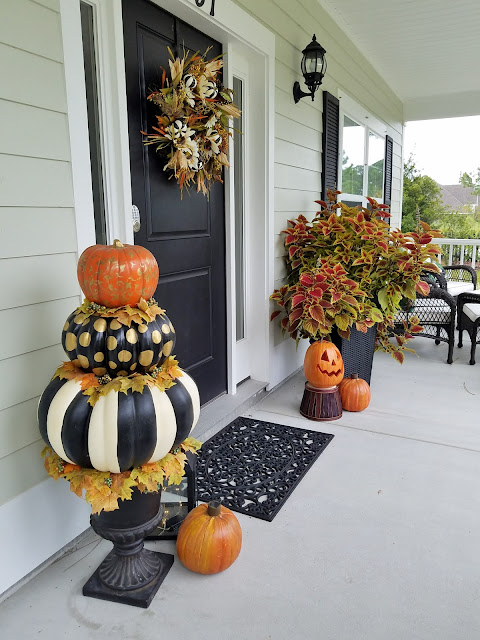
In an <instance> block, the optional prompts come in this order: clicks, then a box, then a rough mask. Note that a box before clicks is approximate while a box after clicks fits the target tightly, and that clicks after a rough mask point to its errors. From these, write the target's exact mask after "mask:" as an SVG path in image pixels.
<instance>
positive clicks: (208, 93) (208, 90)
mask: <svg viewBox="0 0 480 640" xmlns="http://www.w3.org/2000/svg"><path fill="white" fill-rule="evenodd" d="M217 94H218V87H217V85H216V84H215V82H213V80H209V81H208V82H207V84H206V85H205V91H204V96H205V98H209V99H210V100H213V98H216V97H217Z"/></svg>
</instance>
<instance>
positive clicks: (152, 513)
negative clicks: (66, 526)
mask: <svg viewBox="0 0 480 640" xmlns="http://www.w3.org/2000/svg"><path fill="white" fill-rule="evenodd" d="M160 494H161V492H158V493H140V492H139V491H138V489H135V490H134V492H133V496H132V500H121V501H119V509H117V510H115V511H102V512H101V513H100V514H98V515H97V514H96V515H92V516H91V518H90V524H91V525H92V528H93V529H94V531H95V532H96V533H98V535H99V536H101V537H102V538H105V540H111V541H112V542H113V550H112V551H110V553H109V554H108V555H107V557H106V558H105V560H104V561H103V562H102V563H101V564H100V566H99V567H98V569H97V570H96V571H95V573H94V574H93V575H92V577H91V578H90V579H89V580H88V582H87V583H86V584H85V585H84V587H83V595H84V596H91V597H92V598H100V599H101V600H112V601H113V602H121V603H124V604H131V605H134V606H136V607H144V608H147V607H148V606H149V605H150V603H151V601H152V600H153V597H154V596H155V594H156V592H157V591H158V588H159V587H160V585H161V584H162V582H163V579H164V578H165V576H166V575H167V573H168V572H169V570H170V567H171V566H172V564H173V556H172V555H169V554H166V553H159V552H156V551H149V550H147V549H144V548H143V543H144V540H145V536H146V535H148V534H149V533H150V532H151V531H152V530H153V529H155V527H156V526H157V525H158V523H159V522H160V520H161V518H162V515H163V507H162V506H161V504H160Z"/></svg>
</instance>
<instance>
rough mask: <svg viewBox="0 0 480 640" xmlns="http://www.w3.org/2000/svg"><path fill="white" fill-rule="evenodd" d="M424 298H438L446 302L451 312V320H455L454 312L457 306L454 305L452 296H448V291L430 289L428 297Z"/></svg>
mask: <svg viewBox="0 0 480 640" xmlns="http://www.w3.org/2000/svg"><path fill="white" fill-rule="evenodd" d="M461 295H463V294H461ZM425 297H426V298H439V299H441V300H443V301H444V302H446V303H447V304H448V305H449V307H450V309H451V310H452V315H453V318H455V310H456V308H457V305H456V303H455V298H454V297H453V296H452V295H450V294H449V293H448V291H446V289H441V288H436V287H432V288H431V289H430V293H429V294H428V296H425ZM459 297H460V296H459ZM420 299H421V298H420Z"/></svg>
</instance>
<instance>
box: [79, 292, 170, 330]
mask: <svg viewBox="0 0 480 640" xmlns="http://www.w3.org/2000/svg"><path fill="white" fill-rule="evenodd" d="M164 313H165V309H162V308H161V307H159V306H158V304H157V302H156V300H154V298H150V300H144V299H143V298H140V301H139V302H138V304H137V305H136V306H134V307H131V306H129V305H126V306H124V307H116V308H109V307H102V306H101V305H99V304H97V303H96V302H91V301H90V300H88V299H87V298H85V299H84V301H83V304H82V305H81V306H80V307H78V308H77V314H79V315H80V314H81V315H82V316H83V318H82V319H83V320H86V319H87V318H89V317H90V316H98V317H100V318H115V319H116V320H118V322H119V323H120V324H123V325H125V326H127V327H130V326H131V324H132V322H136V323H137V324H148V323H149V322H153V321H154V320H155V318H156V317H157V316H159V315H162V314H164Z"/></svg>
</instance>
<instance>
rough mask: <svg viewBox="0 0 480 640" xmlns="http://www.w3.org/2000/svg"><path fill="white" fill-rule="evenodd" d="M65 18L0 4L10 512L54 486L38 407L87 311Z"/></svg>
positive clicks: (54, 3)
mask: <svg viewBox="0 0 480 640" xmlns="http://www.w3.org/2000/svg"><path fill="white" fill-rule="evenodd" d="M59 9H60V6H59V0H35V1H33V0H2V2H1V3H0V77H1V78H2V82H1V83H0V122H2V136H1V137H0V180H1V189H0V227H1V229H2V234H1V236H0V281H1V282H2V297H1V302H0V335H2V336H3V337H4V339H3V341H2V343H1V345H0V379H1V380H2V385H1V387H0V487H1V488H0V504H4V503H5V502H7V501H9V500H11V499H12V498H14V497H15V496H16V495H18V494H19V493H21V492H23V491H26V490H27V489H29V488H31V487H33V486H34V485H35V484H37V483H38V482H40V481H41V480H43V479H44V478H45V477H46V475H45V471H44V469H43V465H42V460H41V458H40V456H39V452H40V450H41V447H42V445H41V442H40V436H39V432H38V427H37V424H36V409H37V404H38V398H39V396H40V394H41V393H42V391H43V389H44V388H45V386H46V385H47V384H48V381H49V380H50V378H51V377H52V375H53V373H54V372H55V369H56V367H57V366H58V365H59V363H60V362H61V361H62V359H64V358H65V355H64V352H63V350H62V348H61V345H60V336H61V330H62V326H63V324H64V322H65V318H66V316H67V315H68V314H69V313H70V312H71V310H72V309H73V308H74V307H75V306H76V305H77V304H78V302H79V296H78V291H79V289H78V282H77V279H76V262H77V254H76V251H77V243H76V230H75V213H74V208H73V206H74V202H73V189H72V171H71V164H70V143H69V135H68V118H67V103H66V92H65V78H64V67H63V46H62V37H61V23H60V14H59ZM18 469H22V473H21V474H19V473H18V472H15V470H18Z"/></svg>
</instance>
